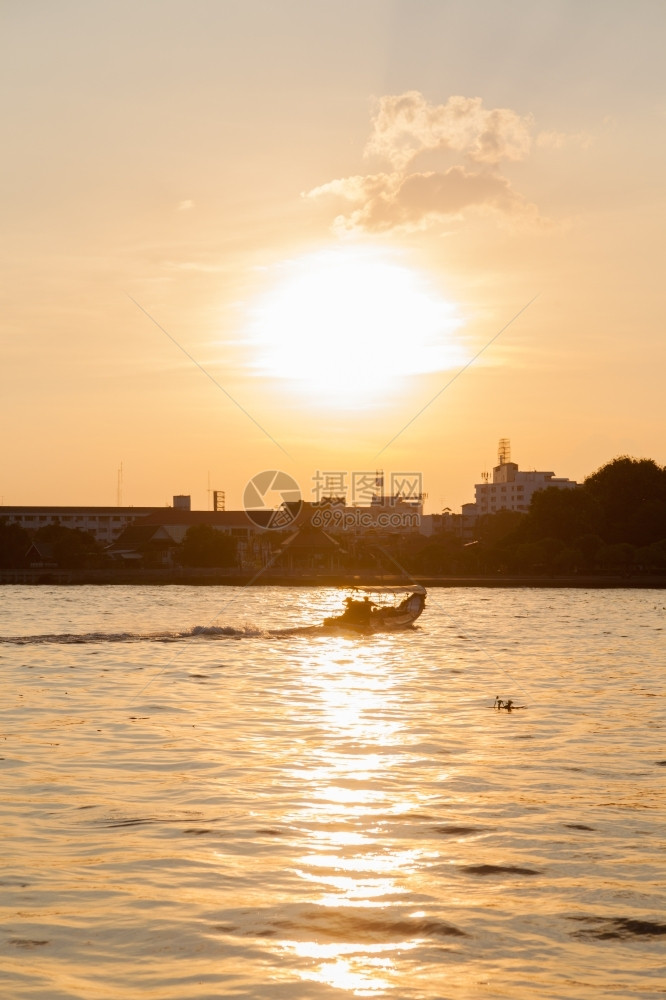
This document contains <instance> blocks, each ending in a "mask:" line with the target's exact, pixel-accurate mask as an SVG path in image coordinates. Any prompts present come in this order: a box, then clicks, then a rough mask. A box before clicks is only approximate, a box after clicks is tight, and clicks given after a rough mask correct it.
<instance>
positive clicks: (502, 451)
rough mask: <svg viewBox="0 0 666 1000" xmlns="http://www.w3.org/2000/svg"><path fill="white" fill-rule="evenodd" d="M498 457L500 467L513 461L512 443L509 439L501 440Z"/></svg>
mask: <svg viewBox="0 0 666 1000" xmlns="http://www.w3.org/2000/svg"><path fill="white" fill-rule="evenodd" d="M497 457H498V458H499V464H500V465H506V464H507V462H510V461H511V442H510V441H509V439H508V438H500V441H499V448H498V450H497Z"/></svg>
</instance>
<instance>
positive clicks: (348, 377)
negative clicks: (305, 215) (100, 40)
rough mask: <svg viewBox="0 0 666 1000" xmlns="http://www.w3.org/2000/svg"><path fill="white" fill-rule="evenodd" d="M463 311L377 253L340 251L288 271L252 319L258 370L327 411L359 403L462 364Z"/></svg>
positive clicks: (416, 275) (283, 269) (323, 254)
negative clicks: (400, 382)
mask: <svg viewBox="0 0 666 1000" xmlns="http://www.w3.org/2000/svg"><path fill="white" fill-rule="evenodd" d="M460 324H461V320H460V318H459V316H458V315H457V312H456V308H455V306H454V304H453V303H452V302H450V301H448V300H447V299H445V298H443V297H441V296H440V295H439V294H438V293H437V291H436V290H434V289H433V288H431V287H430V286H429V284H428V281H427V279H426V277H425V276H424V275H423V274H421V273H419V272H418V271H416V270H414V269H412V268H409V267H407V266H405V265H404V264H402V263H400V262H399V261H398V260H397V259H396V258H393V257H389V256H388V255H386V254H383V253H381V252H380V251H377V250H375V249H368V248H364V249H359V248H353V249H346V248H341V249H335V250H326V251H321V252H318V253H314V254H310V255H307V256H304V257H301V258H298V259H295V260H292V261H289V262H287V263H286V264H284V265H282V266H281V267H280V269H279V274H278V275H277V276H276V279H275V281H274V283H273V284H272V286H271V287H270V288H269V290H268V291H267V292H266V293H265V295H264V297H263V298H262V299H261V300H260V302H259V303H258V305H257V306H256V307H255V309H254V310H253V313H252V325H251V343H252V346H253V350H254V352H255V353H254V357H253V358H252V365H253V367H254V369H255V371H257V372H259V373H260V374H261V375H264V376H268V377H272V378H276V379H281V380H290V381H291V382H292V383H294V385H295V387H296V388H299V389H302V390H304V391H306V392H308V393H310V394H311V395H313V396H316V397H317V398H318V399H319V400H321V401H323V402H326V403H327V404H337V405H341V406H344V405H358V404H359V403H360V402H362V401H363V400H365V401H370V400H372V399H375V398H376V397H377V396H378V395H380V394H381V393H383V392H386V391H387V390H388V389H389V388H390V386H391V384H392V382H393V381H394V380H395V379H397V378H399V377H404V376H407V375H414V374H417V373H421V372H428V371H437V370H443V369H446V368H450V367H452V366H455V365H457V364H459V363H460V361H461V360H462V358H463V353H462V350H461V347H460V346H459V345H458V343H457V342H456V341H455V339H454V336H453V335H454V332H455V330H456V329H457V328H458V327H459V326H460Z"/></svg>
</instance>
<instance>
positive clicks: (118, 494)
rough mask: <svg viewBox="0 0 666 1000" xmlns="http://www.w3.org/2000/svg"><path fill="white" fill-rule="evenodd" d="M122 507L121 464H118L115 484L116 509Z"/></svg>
mask: <svg viewBox="0 0 666 1000" xmlns="http://www.w3.org/2000/svg"><path fill="white" fill-rule="evenodd" d="M122 505H123V463H122V462H121V463H120V467H119V469H118V481H117V484H116V507H122Z"/></svg>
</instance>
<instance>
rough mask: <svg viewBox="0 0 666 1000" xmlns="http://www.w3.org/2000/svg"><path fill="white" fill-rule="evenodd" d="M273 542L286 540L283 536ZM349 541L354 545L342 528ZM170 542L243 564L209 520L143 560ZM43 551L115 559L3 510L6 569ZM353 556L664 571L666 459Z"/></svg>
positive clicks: (411, 567) (381, 562) (497, 566)
mask: <svg viewBox="0 0 666 1000" xmlns="http://www.w3.org/2000/svg"><path fill="white" fill-rule="evenodd" d="M271 541H273V542H274V543H275V545H278V546H279V545H280V544H282V542H283V538H282V536H276V537H275V538H274V539H271ZM340 542H341V544H342V545H343V546H345V545H346V541H345V539H344V538H343V537H342V536H341V537H340ZM165 547H168V548H169V550H170V561H171V562H172V563H174V564H176V565H182V566H192V567H233V566H236V565H238V548H237V542H236V539H235V538H232V537H229V536H228V535H226V534H224V533H222V532H219V531H216V530H215V529H214V528H212V527H210V526H209V525H197V526H194V527H191V528H190V529H189V530H188V531H187V534H186V535H185V538H184V539H183V541H182V542H180V543H179V544H176V543H172V542H169V541H166V542H165V541H157V540H153V541H148V542H147V543H146V544H145V545H144V546H143V549H142V550H141V555H142V558H141V564H142V565H143V566H158V565H162V564H163V558H162V557H163V553H164V550H165ZM28 550H31V552H32V555H30V556H29V555H28ZM40 553H41V556H40ZM40 558H41V559H42V563H43V565H52V566H57V567H60V568H64V569H91V568H104V567H109V566H112V565H114V563H113V561H112V560H111V557H110V556H109V554H108V552H107V551H106V550H105V548H104V547H103V546H102V545H100V544H99V543H98V542H97V541H96V540H95V538H94V536H93V535H92V534H90V533H89V532H85V531H81V530H80V529H71V528H66V527H64V526H62V525H60V524H51V525H47V526H44V527H42V528H39V529H38V530H37V531H36V532H35V533H34V534H29V533H28V532H27V531H25V530H24V529H23V528H22V527H20V526H19V525H17V524H11V523H8V522H7V520H6V519H5V520H4V521H3V520H2V519H0V568H3V569H20V568H24V567H26V566H29V565H30V564H31V563H32V564H34V563H35V562H38V561H39V560H40ZM344 561H345V564H347V563H348V565H346V568H348V569H361V570H366V571H371V572H383V573H395V572H396V571H397V570H396V567H398V566H399V567H403V568H404V569H406V570H408V571H409V572H411V573H413V574H422V575H429V576H436V575H438V574H441V575H453V576H455V575H463V576H464V575H476V574H488V573H497V572H513V573H519V574H520V573H526V574H544V573H547V574H558V573H561V574H569V573H609V572H612V573H618V572H620V573H633V572H637V571H639V572H640V571H644V572H648V573H650V572H651V573H664V572H666V467H661V466H659V465H657V464H656V462H654V461H653V460H652V459H635V458H629V457H621V458H617V459H615V460H613V461H612V462H609V463H608V464H606V465H604V466H602V467H601V468H600V469H598V470H597V472H595V473H593V474H592V475H591V476H588V478H587V479H586V480H585V482H584V483H583V484H582V485H581V486H579V487H577V488H575V489H567V490H560V489H557V488H556V487H549V488H548V489H545V490H541V491H539V492H538V493H535V494H534V495H533V497H532V502H531V504H530V508H529V511H527V512H526V513H521V512H518V511H511V510H500V511H498V512H497V513H495V514H486V515H483V516H481V517H479V518H478V520H477V522H476V525H475V529H474V537H473V538H472V539H462V538H459V537H456V536H455V535H453V534H449V533H444V532H443V533H441V534H439V535H435V536H432V537H431V538H430V539H429V540H425V539H424V538H423V536H422V535H414V534H405V535H402V536H391V537H387V538H385V539H384V540H383V541H382V542H381V543H378V541H377V540H376V539H370V538H367V539H365V540H364V539H359V540H357V541H356V543H355V545H354V549H353V551H348V552H347V554H346V559H345V560H344Z"/></svg>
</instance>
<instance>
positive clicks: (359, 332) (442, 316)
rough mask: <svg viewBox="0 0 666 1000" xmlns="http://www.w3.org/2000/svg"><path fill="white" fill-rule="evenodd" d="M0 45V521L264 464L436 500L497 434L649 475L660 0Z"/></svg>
mask: <svg viewBox="0 0 666 1000" xmlns="http://www.w3.org/2000/svg"><path fill="white" fill-rule="evenodd" d="M0 28H1V30H0V76H1V82H2V86H1V87H0V101H1V102H2V121H3V126H2V132H3V143H2V145H3V153H2V156H1V157H0V207H1V218H2V225H1V226H0V252H1V254H2V274H1V278H0V323H1V324H2V325H1V330H0V338H1V340H0V344H1V351H2V364H1V365H0V427H1V435H2V437H1V442H2V443H1V463H0V503H4V504H6V505H14V504H94V505H98V504H99V505H101V504H115V503H117V502H118V500H119V499H120V500H121V502H122V503H123V504H124V505H135V506H141V505H162V504H168V503H170V502H171V498H172V496H173V495H175V494H183V493H185V494H190V495H191V496H192V504H193V507H194V508H196V509H206V508H208V507H209V506H210V490H212V489H216V490H224V491H225V493H226V499H227V508H228V509H229V508H238V507H239V506H241V503H242V496H243V491H244V487H245V484H246V483H247V482H248V480H250V479H251V478H252V477H253V476H254V475H256V474H257V473H259V472H261V471H264V470H281V471H284V472H286V473H288V474H289V475H291V476H292V477H294V478H295V479H296V481H297V483H298V484H299V486H300V489H301V493H302V496H303V498H304V499H306V500H307V499H315V498H316V493H317V491H318V490H319V491H320V490H321V489H322V484H323V483H325V484H326V485H327V486H329V487H330V490H331V491H334V492H340V490H341V489H346V490H347V495H348V499H350V500H351V499H352V496H351V486H352V482H354V483H357V482H360V480H359V479H358V478H357V477H358V476H360V475H362V474H363V473H366V472H370V471H373V470H378V469H381V470H383V472H384V477H385V484H386V486H387V487H388V485H389V484H390V483H391V482H398V480H399V477H400V476H401V475H403V474H405V475H406V474H410V475H411V477H412V481H416V479H415V477H416V476H419V477H420V479H419V480H418V481H419V482H420V483H421V488H422V489H423V490H424V491H425V492H427V494H428V499H427V503H426V510H429V511H439V510H442V509H444V508H447V507H448V508H450V509H453V510H457V509H459V507H460V505H461V504H462V503H465V502H467V501H470V500H472V499H473V484H474V483H476V482H479V480H480V475H481V473H482V472H483V471H487V470H491V469H492V467H493V465H495V464H496V463H497V446H498V440H499V439H500V438H508V439H509V440H510V442H511V457H512V459H513V461H516V462H517V463H518V464H519V466H520V468H523V469H539V470H552V471H554V472H555V473H556V475H558V476H565V477H568V478H570V479H574V480H577V481H582V480H583V479H584V478H585V477H586V476H587V475H590V474H591V473H592V472H594V471H595V470H596V469H597V468H599V467H600V466H601V465H603V464H605V463H606V462H608V461H610V460H612V459H613V458H615V457H617V456H618V455H625V454H628V455H632V456H634V457H638V458H641V457H647V458H653V459H655V460H656V461H657V462H659V464H665V463H666V435H665V434H664V429H665V427H666V393H665V392H664V388H663V383H664V371H665V363H666V336H665V329H664V320H665V318H666V306H665V298H664V294H663V276H664V273H666V267H665V264H666V260H665V256H666V241H665V240H664V232H665V231H666V227H665V222H666V219H665V215H666V211H665V210H666V180H665V178H666V170H665V169H664V167H665V164H666V63H664V59H663V39H664V37H666V5H664V4H663V2H662V0H635V2H634V3H632V4H628V3H626V2H625V0H587V2H586V3H584V4H581V3H579V2H569V0H524V2H523V0H501V2H500V0H477V2H474V0H465V2H458V0H450V2H449V0H407V2H405V0H353V2H351V0H335V2H333V0H187V2H184V0H132V2H126V0H114V2H113V3H111V2H100V0H97V2H90V0H55V2H51V0H49V2H46V0H4V2H3V4H2V6H1V7H0ZM121 468H122V475H119V470H120V469H121ZM355 477H356V478H355ZM391 477H395V478H394V479H392V478H391Z"/></svg>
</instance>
